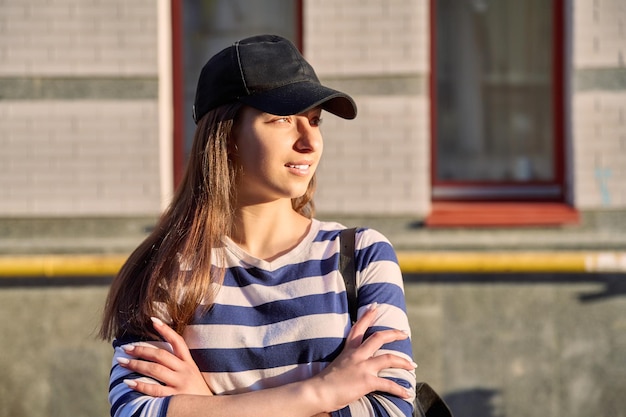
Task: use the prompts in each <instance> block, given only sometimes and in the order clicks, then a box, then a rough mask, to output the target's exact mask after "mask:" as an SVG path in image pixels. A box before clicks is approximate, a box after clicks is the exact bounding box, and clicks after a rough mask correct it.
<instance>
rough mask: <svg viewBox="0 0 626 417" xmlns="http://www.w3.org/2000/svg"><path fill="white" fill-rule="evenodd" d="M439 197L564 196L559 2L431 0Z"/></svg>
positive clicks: (435, 187)
mask: <svg viewBox="0 0 626 417" xmlns="http://www.w3.org/2000/svg"><path fill="white" fill-rule="evenodd" d="M431 7H432V8H433V9H432V12H433V27H434V28H433V33H432V35H433V37H434V41H433V51H432V52H433V60H432V65H433V78H432V91H433V93H432V94H433V96H432V100H433V109H432V111H433V121H434V123H433V147H432V149H433V159H432V162H433V195H432V197H433V200H435V201H437V200H465V201H467V200H470V201H481V200H482V201H484V200H498V201H504V200H508V201H511V200H513V201H530V200H532V201H562V200H563V198H564V192H563V176H564V167H563V158H564V155H563V153H564V151H563V134H562V132H563V120H562V119H563V117H562V113H563V109H562V106H563V105H562V102H563V98H564V97H563V88H562V83H563V74H562V72H563V70H562V67H563V57H562V51H563V46H562V43H563V42H562V35H561V32H562V31H563V24H562V15H563V10H562V9H563V6H562V2H561V0H552V1H550V0H524V1H519V0H433V1H431Z"/></svg>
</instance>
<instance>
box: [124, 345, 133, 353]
mask: <svg viewBox="0 0 626 417" xmlns="http://www.w3.org/2000/svg"><path fill="white" fill-rule="evenodd" d="M122 349H123V350H124V352H132V351H133V349H135V345H130V344H129V345H123V346H122Z"/></svg>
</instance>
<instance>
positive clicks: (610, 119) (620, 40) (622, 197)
mask: <svg viewBox="0 0 626 417" xmlns="http://www.w3.org/2000/svg"><path fill="white" fill-rule="evenodd" d="M573 25H574V30H573V32H574V40H573V53H574V59H573V61H574V71H576V70H589V69H596V70H600V71H602V70H605V69H621V70H622V71H623V69H624V66H625V65H626V64H625V62H624V60H625V59H626V2H624V1H622V0H595V1H587V0H576V1H575V2H574V14H573ZM572 135H573V138H572V139H573V154H574V160H573V167H574V169H573V171H574V198H575V206H576V207H578V208H581V209H592V208H617V207H621V208H623V207H626V91H624V90H615V91H610V90H600V89H595V88H586V89H585V90H584V91H575V92H574V94H573V97H572Z"/></svg>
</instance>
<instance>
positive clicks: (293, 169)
mask: <svg viewBox="0 0 626 417" xmlns="http://www.w3.org/2000/svg"><path fill="white" fill-rule="evenodd" d="M321 112H322V110H321V109H319V108H316V109H313V110H309V111H307V112H305V113H302V114H298V115H293V116H276V115H273V114H268V113H263V112H261V111H260V110H257V109H254V108H252V107H248V106H244V107H243V108H242V110H241V113H240V116H239V118H238V122H237V127H236V128H235V130H234V132H233V133H234V141H235V144H236V147H237V150H236V157H235V158H236V161H237V163H238V164H239V165H240V167H241V171H242V175H241V176H240V178H239V182H238V193H237V197H238V200H239V202H240V204H256V203H264V202H269V201H273V200H276V199H280V198H287V199H292V198H297V197H300V196H302V195H304V193H305V192H306V190H307V186H308V184H309V181H311V178H312V177H313V174H314V173H315V170H316V169H317V165H318V163H319V160H320V158H321V156H322V150H323V147H324V144H323V140H322V134H321V132H320V123H321V118H320V115H321Z"/></svg>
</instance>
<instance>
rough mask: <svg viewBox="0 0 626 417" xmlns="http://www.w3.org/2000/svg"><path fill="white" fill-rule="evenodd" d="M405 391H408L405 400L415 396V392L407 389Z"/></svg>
mask: <svg viewBox="0 0 626 417" xmlns="http://www.w3.org/2000/svg"><path fill="white" fill-rule="evenodd" d="M405 390H406V393H405V395H406V397H404V398H411V396H412V395H413V391H411V390H410V389H407V388H405Z"/></svg>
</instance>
